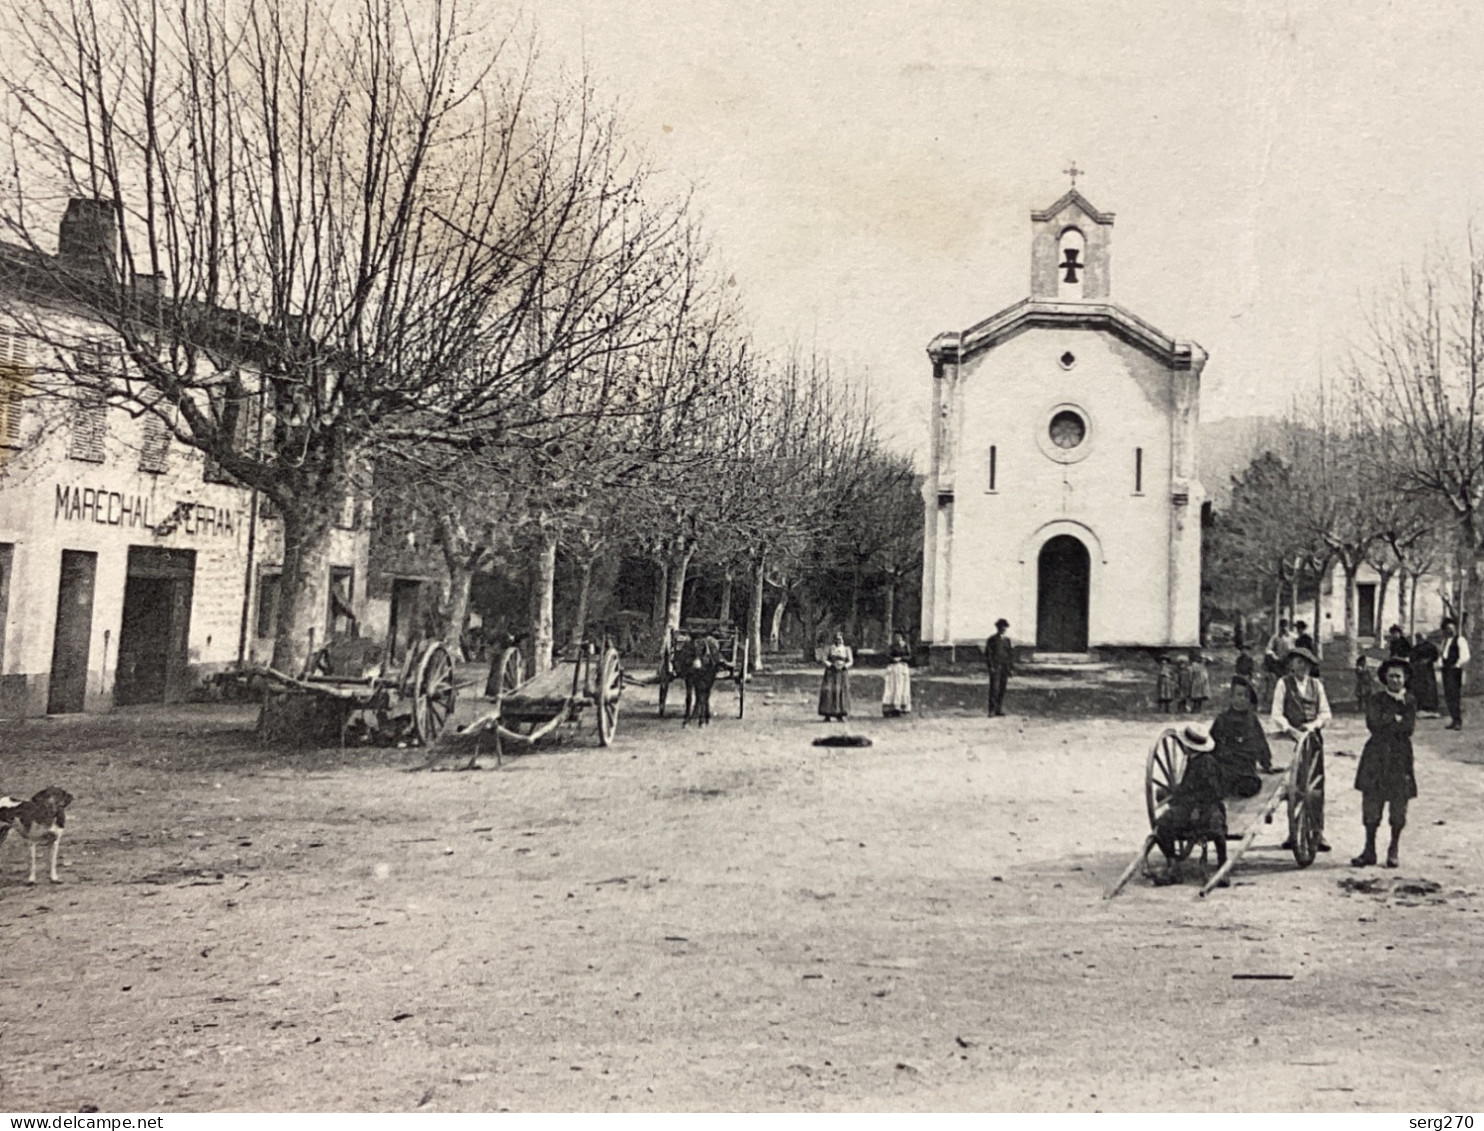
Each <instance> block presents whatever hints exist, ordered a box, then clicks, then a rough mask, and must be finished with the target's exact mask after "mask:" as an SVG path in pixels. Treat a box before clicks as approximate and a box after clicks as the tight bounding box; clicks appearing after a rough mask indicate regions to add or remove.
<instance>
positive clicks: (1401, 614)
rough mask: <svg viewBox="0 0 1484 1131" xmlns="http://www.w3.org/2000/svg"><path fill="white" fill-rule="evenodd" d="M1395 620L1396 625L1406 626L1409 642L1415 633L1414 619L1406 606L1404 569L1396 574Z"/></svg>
mask: <svg viewBox="0 0 1484 1131" xmlns="http://www.w3.org/2000/svg"><path fill="white" fill-rule="evenodd" d="M1396 620H1397V623H1398V624H1404V625H1406V626H1407V639H1408V640H1411V639H1412V636H1413V635H1414V634H1415V633H1416V631H1417V622H1416V618H1414V617H1413V616H1412V609H1411V606H1409V605H1408V604H1407V571H1406V568H1405V567H1403V568H1402V569H1399V570H1397V573H1396Z"/></svg>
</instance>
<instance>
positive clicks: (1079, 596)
mask: <svg viewBox="0 0 1484 1131" xmlns="http://www.w3.org/2000/svg"><path fill="white" fill-rule="evenodd" d="M1091 574H1092V559H1091V558H1090V557H1089V556H1088V553H1087V547H1086V546H1084V545H1083V544H1082V543H1081V541H1079V540H1078V539H1076V538H1074V537H1072V536H1071V535H1070V534H1058V535H1057V536H1056V537H1055V538H1052V539H1049V540H1048V541H1047V542H1046V544H1045V545H1044V546H1042V547H1041V554H1040V556H1039V557H1038V558H1037V559H1036V647H1037V649H1039V650H1040V651H1042V652H1085V651H1087V590H1088V582H1089V580H1090V578H1091Z"/></svg>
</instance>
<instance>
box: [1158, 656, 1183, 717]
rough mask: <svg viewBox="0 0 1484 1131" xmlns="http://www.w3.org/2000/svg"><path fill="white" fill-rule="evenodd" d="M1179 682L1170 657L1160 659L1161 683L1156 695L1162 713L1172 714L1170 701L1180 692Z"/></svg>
mask: <svg viewBox="0 0 1484 1131" xmlns="http://www.w3.org/2000/svg"><path fill="white" fill-rule="evenodd" d="M1179 686H1180V685H1179V682H1178V680H1177V679H1176V677H1175V667H1174V665H1173V664H1171V663H1170V658H1169V657H1168V656H1161V657H1160V658H1159V682H1158V684H1157V685H1156V692H1155V693H1156V695H1157V697H1158V699H1159V709H1160V711H1161V712H1162V713H1164V714H1166V715H1168V714H1169V713H1170V701H1171V700H1172V699H1174V698H1175V696H1176V693H1177V692H1178V691H1179Z"/></svg>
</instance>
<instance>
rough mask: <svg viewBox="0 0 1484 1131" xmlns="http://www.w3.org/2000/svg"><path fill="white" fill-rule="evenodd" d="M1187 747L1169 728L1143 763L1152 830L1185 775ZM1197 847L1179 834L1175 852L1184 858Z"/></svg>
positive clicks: (1145, 796)
mask: <svg viewBox="0 0 1484 1131" xmlns="http://www.w3.org/2000/svg"><path fill="white" fill-rule="evenodd" d="M1185 761H1186V759H1185V747H1183V746H1181V745H1180V740H1179V738H1177V737H1176V735H1175V732H1174V731H1172V730H1167V731H1165V732H1164V733H1163V734H1161V735H1160V736H1159V738H1157V739H1156V740H1155V743H1154V748H1153V749H1152V750H1150V751H1149V761H1148V763H1147V764H1146V765H1145V767H1144V803H1145V805H1146V806H1147V807H1148V809H1149V831H1150V832H1153V831H1154V830H1155V828H1156V827H1157V825H1158V823H1159V818H1160V814H1162V813H1163V812H1164V811H1165V810H1166V809H1167V808H1169V804H1170V795H1171V794H1172V793H1174V792H1175V787H1176V786H1177V785H1179V784H1180V779H1181V778H1183V777H1184V776H1185ZM1194 848H1195V842H1194V841H1192V840H1187V839H1185V838H1183V837H1182V838H1180V839H1177V840H1176V841H1175V856H1176V858H1177V859H1180V860H1184V859H1185V858H1186V857H1187V856H1189V855H1190V853H1191V851H1192V850H1193V849H1194Z"/></svg>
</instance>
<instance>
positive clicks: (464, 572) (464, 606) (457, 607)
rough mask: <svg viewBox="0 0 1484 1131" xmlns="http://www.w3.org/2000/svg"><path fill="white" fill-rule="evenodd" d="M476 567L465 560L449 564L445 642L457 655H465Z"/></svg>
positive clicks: (444, 627)
mask: <svg viewBox="0 0 1484 1131" xmlns="http://www.w3.org/2000/svg"><path fill="white" fill-rule="evenodd" d="M473 584H474V567H473V566H471V565H468V564H467V563H465V562H452V561H451V562H449V565H448V619H447V620H446V621H444V622H443V643H444V644H446V645H447V646H448V650H449V651H450V652H451V653H453V655H455V656H461V657H463V658H464V659H468V657H467V656H464V622H465V621H467V620H468V619H469V590H470V588H471V587H472V586H473Z"/></svg>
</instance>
